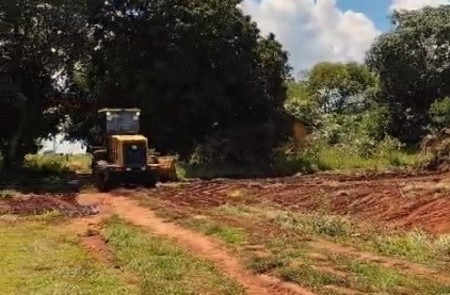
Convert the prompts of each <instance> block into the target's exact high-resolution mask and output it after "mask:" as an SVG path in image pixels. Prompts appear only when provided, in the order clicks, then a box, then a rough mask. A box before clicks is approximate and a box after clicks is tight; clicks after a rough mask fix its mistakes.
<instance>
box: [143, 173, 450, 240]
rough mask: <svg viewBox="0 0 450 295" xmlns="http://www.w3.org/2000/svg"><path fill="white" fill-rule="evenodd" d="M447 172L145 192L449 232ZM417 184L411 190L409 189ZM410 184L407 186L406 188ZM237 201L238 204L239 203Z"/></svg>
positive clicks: (186, 201) (204, 184) (203, 204)
mask: <svg viewBox="0 0 450 295" xmlns="http://www.w3.org/2000/svg"><path fill="white" fill-rule="evenodd" d="M449 179H450V177H449V175H445V174H442V175H428V176H412V177H409V178H408V177H407V176H404V175H397V176H396V175H387V176H376V177H375V176H372V178H371V177H370V176H369V177H367V178H366V179H365V178H364V177H363V176H361V177H356V178H352V177H350V176H342V175H341V176H339V175H316V176H303V177H292V178H283V179H256V180H217V181H198V182H194V183H190V184H182V185H180V186H172V187H164V186H163V187H160V188H158V189H156V190H148V191H146V192H145V193H146V194H148V195H149V196H151V197H155V198H156V199H162V200H164V201H167V202H170V203H171V204H174V205H175V206H179V207H189V208H211V207H218V206H221V205H225V204H230V203H233V202H235V201H233V199H232V198H230V194H231V193H233V192H236V191H239V192H240V194H241V195H243V196H245V197H246V198H245V203H246V204H254V203H261V202H266V203H270V204H272V205H274V206H276V207H280V208H283V209H284V210H293V211H297V212H302V213H303V212H311V211H314V210H317V209H318V207H320V206H323V205H325V206H326V207H327V208H329V209H330V214H339V215H351V216H354V217H356V218H360V219H362V220H370V221H373V222H376V223H378V222H381V223H383V224H384V225H386V226H389V227H392V228H398V227H401V228H406V229H415V228H419V229H422V230H424V231H427V232H428V233H431V234H436V235H439V234H446V233H450V220H449V218H448V216H449V215H450V181H449ZM415 186H417V188H416V187H415ZM411 187H412V189H411ZM241 203H242V202H241Z"/></svg>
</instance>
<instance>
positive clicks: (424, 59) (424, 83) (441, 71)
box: [367, 5, 450, 142]
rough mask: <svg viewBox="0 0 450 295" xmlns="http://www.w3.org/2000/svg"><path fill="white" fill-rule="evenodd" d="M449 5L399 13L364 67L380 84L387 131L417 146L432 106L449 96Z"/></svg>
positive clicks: (373, 47) (395, 15) (375, 46)
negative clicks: (388, 122) (386, 107)
mask: <svg viewBox="0 0 450 295" xmlns="http://www.w3.org/2000/svg"><path fill="white" fill-rule="evenodd" d="M449 19H450V5H442V6H440V7H437V8H431V7H426V8H424V9H422V10H417V11H401V12H395V13H393V15H392V18H391V21H392V24H393V29H392V30H391V31H389V32H387V33H385V34H383V35H382V36H380V37H379V38H378V40H376V42H375V43H374V44H373V46H372V48H371V50H370V51H369V52H368V55H367V64H368V65H369V66H370V68H371V69H372V70H374V71H375V72H376V74H377V75H378V77H379V80H380V90H381V94H380V95H379V98H380V100H382V101H383V102H386V103H387V104H388V105H389V106H390V107H389V108H390V111H391V114H392V116H391V117H392V118H393V120H392V122H391V126H390V130H391V133H392V134H393V135H395V136H398V137H400V138H402V139H403V140H404V141H409V142H416V141H417V140H418V139H419V138H420V136H421V135H422V134H423V132H424V131H425V128H424V127H425V126H426V125H427V122H428V120H429V118H428V109H429V108H430V106H431V104H432V103H433V102H434V101H435V100H437V99H440V98H443V97H446V96H448V95H449V92H450V55H449V48H450V25H449V21H448V20H449Z"/></svg>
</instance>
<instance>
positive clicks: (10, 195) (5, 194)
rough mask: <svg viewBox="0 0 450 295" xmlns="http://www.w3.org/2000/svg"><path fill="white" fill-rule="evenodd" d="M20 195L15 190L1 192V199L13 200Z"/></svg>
mask: <svg viewBox="0 0 450 295" xmlns="http://www.w3.org/2000/svg"><path fill="white" fill-rule="evenodd" d="M18 194H19V193H18V192H17V191H15V190H8V189H5V190H0V199H12V198H14V197H15V196H17V195H18Z"/></svg>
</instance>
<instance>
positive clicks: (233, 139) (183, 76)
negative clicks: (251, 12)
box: [70, 0, 289, 162]
mask: <svg viewBox="0 0 450 295" xmlns="http://www.w3.org/2000/svg"><path fill="white" fill-rule="evenodd" d="M238 3H239V1H236V0H226V1H223V0H191V1H185V0H155V1H131V0H130V1H128V0H122V1H110V2H104V1H100V0H93V1H90V15H89V17H88V19H89V23H90V27H91V28H93V32H92V34H91V35H89V36H87V39H88V42H90V44H92V45H91V46H92V48H91V49H92V50H91V54H90V59H89V61H88V62H87V63H85V64H84V66H83V72H84V73H85V77H86V79H85V80H84V81H86V83H83V84H86V86H87V88H88V90H89V91H91V92H92V93H93V95H94V96H95V100H93V103H92V104H90V105H91V107H92V109H91V110H92V112H90V115H89V116H87V114H86V108H85V106H84V107H83V108H80V110H82V111H84V113H81V112H78V114H82V115H79V116H78V115H76V114H77V112H72V113H71V114H72V115H71V120H72V123H73V124H72V125H71V130H70V131H71V134H72V135H73V136H74V137H83V136H84V135H85V134H87V133H88V132H87V131H88V130H92V131H93V129H92V128H93V126H98V122H97V121H96V120H97V118H96V116H95V114H94V112H93V111H94V109H98V108H101V107H139V108H141V109H142V110H143V120H142V132H143V133H144V134H145V135H147V136H148V137H149V138H150V144H151V145H152V146H154V147H156V148H157V149H158V150H159V151H161V152H171V153H173V152H175V153H178V154H180V155H181V156H182V157H184V158H187V157H188V156H189V155H190V154H191V153H192V152H193V151H194V150H195V149H196V147H201V148H200V149H197V150H201V151H203V152H204V154H208V155H209V156H208V157H210V158H211V159H212V160H222V161H225V160H227V161H236V162H239V161H250V160H251V159H257V158H265V157H266V156H267V155H268V154H269V153H270V152H271V151H272V149H273V147H274V146H276V145H277V144H278V142H279V141H280V140H281V139H282V138H283V134H284V133H283V132H282V131H283V130H287V129H284V128H281V126H282V124H283V122H284V115H285V113H284V108H283V103H284V100H285V96H286V89H285V85H284V83H285V80H286V78H287V76H288V74H289V68H288V66H287V54H286V53H285V52H284V51H283V49H282V47H281V45H280V44H279V43H278V42H277V41H276V40H275V38H274V36H269V37H267V38H263V37H261V36H260V34H259V31H258V29H257V27H256V24H255V23H253V22H252V21H251V19H250V18H249V17H247V16H244V15H243V13H242V12H241V11H240V10H239V9H238V8H237V4H238ZM86 123H88V124H86ZM212 146H214V149H213V150H211V149H210V148H209V147H212ZM206 151H208V152H206Z"/></svg>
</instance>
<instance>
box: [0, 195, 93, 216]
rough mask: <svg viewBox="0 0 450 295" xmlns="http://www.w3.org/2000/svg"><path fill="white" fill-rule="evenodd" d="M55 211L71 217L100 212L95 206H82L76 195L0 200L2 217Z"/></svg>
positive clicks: (35, 196)
mask: <svg viewBox="0 0 450 295" xmlns="http://www.w3.org/2000/svg"><path fill="white" fill-rule="evenodd" d="M54 210H56V211H58V212H59V213H61V214H63V215H66V216H70V217H79V216H88V215H92V214H96V213H97V212H98V210H97V209H96V208H95V207H94V206H82V205H80V204H79V203H78V201H77V198H76V196H75V195H46V196H39V195H27V196H20V197H14V198H8V199H2V200H0V215H2V214H17V215H32V214H44V213H47V212H51V211H54Z"/></svg>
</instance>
